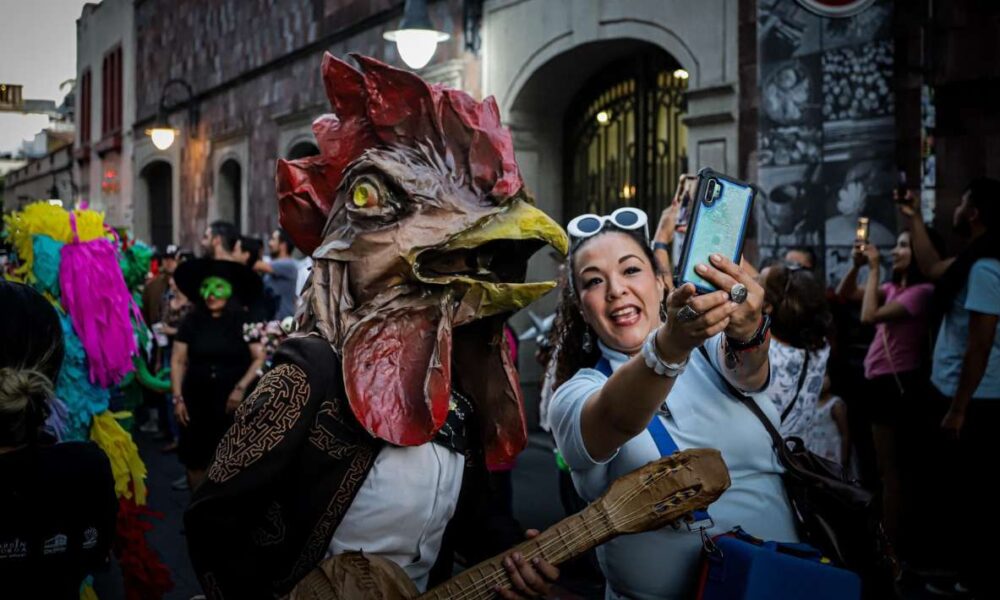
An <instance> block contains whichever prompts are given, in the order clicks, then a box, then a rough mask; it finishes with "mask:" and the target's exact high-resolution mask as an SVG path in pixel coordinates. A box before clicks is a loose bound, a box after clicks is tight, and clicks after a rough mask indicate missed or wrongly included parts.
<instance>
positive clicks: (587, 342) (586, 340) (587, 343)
mask: <svg viewBox="0 0 1000 600" xmlns="http://www.w3.org/2000/svg"><path fill="white" fill-rule="evenodd" d="M593 349H594V340H592V339H591V338H590V329H589V328H588V329H587V330H586V331H584V332H583V351H584V352H587V353H590V352H591V351H592V350H593Z"/></svg>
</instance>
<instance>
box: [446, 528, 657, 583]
mask: <svg viewBox="0 0 1000 600" xmlns="http://www.w3.org/2000/svg"><path fill="white" fill-rule="evenodd" d="M643 513H645V510H643V509H639V510H637V511H635V512H634V513H631V514H629V515H628V516H626V517H625V519H624V520H623V521H622V522H621V523H622V525H630V524H632V523H635V522H638V521H641V520H642V518H643ZM601 525H602V527H603V529H597V530H596V531H597V533H596V535H594V537H595V538H600V537H602V536H603V535H605V534H607V533H611V532H613V531H614V529H613V528H612V527H610V526H609V525H608V524H606V523H601ZM588 533H589V532H587V531H585V530H584V529H583V528H579V529H574V530H573V532H572V534H571V535H569V536H566V537H558V536H556V537H553V538H552V540H550V541H549V542H547V543H544V544H541V545H539V546H536V547H534V548H532V549H530V550H528V551H526V552H524V559H525V560H527V561H530V560H532V559H533V558H535V557H536V556H538V555H541V554H543V553H544V552H545V551H546V550H548V549H551V548H552V547H554V546H560V545H571V544H574V543H576V542H578V541H580V540H581V539H583V538H585V537H586V536H587V535H588ZM508 583H513V582H511V581H510V574H509V573H507V571H506V570H505V569H500V570H498V571H495V572H494V573H491V574H490V575H487V576H486V577H484V578H482V579H480V580H478V581H476V582H473V583H472V585H471V587H467V588H462V590H461V592H459V593H457V594H454V595H451V596H450V597H451V598H455V599H456V600H458V599H462V600H466V599H474V598H490V597H492V595H493V594H494V593H495V592H494V590H493V585H495V584H501V585H506V584H508ZM482 586H486V587H482ZM484 594H485V595H484Z"/></svg>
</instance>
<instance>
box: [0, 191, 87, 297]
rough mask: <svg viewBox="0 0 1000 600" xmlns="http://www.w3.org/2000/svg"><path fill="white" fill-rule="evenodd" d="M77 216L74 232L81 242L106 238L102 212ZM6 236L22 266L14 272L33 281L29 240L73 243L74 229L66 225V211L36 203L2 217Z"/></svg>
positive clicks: (32, 253) (78, 211)
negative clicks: (45, 238) (40, 237)
mask: <svg viewBox="0 0 1000 600" xmlns="http://www.w3.org/2000/svg"><path fill="white" fill-rule="evenodd" d="M73 212H74V213H75V214H76V229H77V232H78V233H79V235H80V241H81V242H89V241H90V240H94V239H97V238H99V237H103V236H105V235H106V233H105V231H104V213H100V212H97V211H95V210H90V209H87V210H74V211H73ZM3 220H4V223H5V224H6V229H7V235H8V239H9V240H10V242H11V243H12V244H13V245H14V248H15V250H17V257H18V259H19V260H20V261H21V266H20V267H19V268H18V269H17V271H16V273H17V274H18V275H20V276H21V277H26V278H27V279H28V280H29V281H33V279H34V277H33V276H32V275H31V265H32V263H33V262H34V258H35V254H34V250H33V249H32V237H33V236H35V235H47V236H49V237H50V238H52V239H54V240H56V241H58V242H63V243H64V244H68V243H69V242H72V241H73V229H72V228H71V227H70V224H69V212H68V211H66V210H65V209H64V208H62V207H61V206H54V205H52V204H49V203H48V202H45V201H42V202H35V203H33V204H29V205H27V206H25V207H24V208H23V209H21V210H20V211H17V212H14V213H11V214H9V215H6V216H4V218H3Z"/></svg>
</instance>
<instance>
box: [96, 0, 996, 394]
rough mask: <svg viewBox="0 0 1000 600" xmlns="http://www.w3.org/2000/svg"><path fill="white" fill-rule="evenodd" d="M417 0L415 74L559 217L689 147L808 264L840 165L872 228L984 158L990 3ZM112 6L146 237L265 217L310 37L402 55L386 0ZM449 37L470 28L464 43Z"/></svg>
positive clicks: (531, 371) (988, 122) (987, 153)
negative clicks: (462, 104) (450, 98)
mask: <svg viewBox="0 0 1000 600" xmlns="http://www.w3.org/2000/svg"><path fill="white" fill-rule="evenodd" d="M110 1H111V0H105V2H110ZM845 4H856V5H857V6H859V7H861V12H860V13H858V14H857V15H855V16H853V17H850V18H847V19H838V18H833V17H827V16H822V15H821V14H820V12H817V7H821V6H822V5H838V6H841V5H845ZM428 5H429V10H430V17H431V20H432V22H433V23H434V24H435V26H436V27H437V28H438V29H442V30H444V31H446V32H448V33H449V34H450V35H451V38H450V40H449V41H448V42H445V43H443V44H441V45H440V46H439V47H438V49H437V51H436V54H435V55H434V58H433V59H432V61H431V63H430V64H429V65H428V66H427V67H426V68H424V69H422V70H421V71H420V74H421V75H422V76H423V77H425V78H426V79H429V80H432V81H443V82H447V83H448V84H449V85H452V86H454V87H460V88H462V89H465V90H466V91H469V92H470V93H471V94H472V95H473V96H475V97H477V98H481V97H484V96H487V95H493V96H495V97H496V99H497V102H498V104H499V106H500V110H501V114H502V117H503V120H504V122H505V123H506V124H507V125H508V126H509V127H510V128H511V131H512V134H513V139H514V145H515V151H516V153H517V157H518V162H519V164H520V166H521V170H522V174H523V176H524V179H525V183H526V185H527V187H528V189H529V191H530V192H531V193H532V194H533V195H534V196H535V198H536V200H537V202H538V204H539V206H540V207H541V208H543V209H544V210H546V211H547V212H549V213H550V214H552V215H553V216H554V217H555V218H556V219H557V220H560V221H562V222H565V221H567V220H568V219H569V218H570V217H571V216H572V215H574V214H577V213H580V212H584V211H602V212H609V211H610V210H611V209H613V208H614V207H616V206H619V205H625V204H628V205H635V206H640V207H643V208H645V209H646V210H647V211H648V212H649V213H650V217H651V219H652V220H653V221H654V222H655V220H656V219H657V217H658V215H659V211H660V210H661V209H662V208H663V207H664V206H665V205H666V203H667V202H668V201H669V198H670V196H671V195H672V194H673V190H674V185H675V181H676V176H677V175H678V174H679V173H681V172H696V171H697V170H698V169H700V168H701V167H703V166H711V167H713V168H715V169H717V170H719V171H723V172H726V173H729V174H732V175H736V176H739V177H742V178H745V179H748V180H750V181H755V182H758V183H760V184H761V188H762V191H763V194H762V196H761V198H760V201H759V203H758V209H757V211H756V214H755V219H754V225H753V227H752V228H751V231H752V233H751V239H750V241H749V243H748V249H747V250H748V254H749V256H750V257H751V259H753V260H755V261H756V260H759V259H761V258H767V257H771V256H780V255H781V254H782V253H783V252H784V250H785V249H786V248H787V247H789V246H791V245H798V244H806V245H811V246H813V247H814V248H815V249H816V251H817V254H818V255H819V258H820V262H821V263H823V265H822V267H821V268H822V269H824V272H825V275H826V277H827V279H828V280H829V279H831V278H833V279H835V278H836V277H837V276H838V275H837V272H836V268H839V267H837V265H838V264H842V263H843V260H842V259H843V256H847V255H845V254H844V249H845V248H849V245H850V240H849V239H846V238H844V235H841V233H842V232H840V233H838V231H840V230H839V229H838V228H837V224H838V223H840V224H842V223H841V222H847V221H850V220H851V219H852V218H853V215H847V216H845V215H842V214H840V213H841V212H843V211H842V210H841V207H840V205H839V204H838V200H839V196H840V193H841V191H842V190H844V189H845V187H847V186H848V185H849V184H850V183H852V182H855V181H864V182H865V184H866V185H868V186H869V187H870V189H869V194H868V196H869V198H867V199H866V200H865V204H866V205H867V207H868V208H869V209H871V210H874V211H875V213H873V217H874V220H875V221H876V222H878V223H879V224H880V225H881V226H883V228H884V231H883V232H882V233H883V234H885V235H888V236H889V237H892V235H893V234H894V232H895V230H896V228H897V227H898V223H897V222H895V219H894V214H895V212H894V207H892V206H891V205H887V204H886V200H887V198H888V196H887V193H888V190H890V188H891V187H892V183H893V182H894V179H895V175H896V172H897V170H898V169H899V168H902V169H903V170H905V171H907V172H908V173H909V179H910V182H911V184H914V185H917V184H919V186H920V187H921V188H923V189H922V195H923V198H924V209H925V216H926V217H927V218H928V219H929V220H934V221H935V222H936V224H937V225H939V227H941V228H943V229H945V230H947V229H949V227H948V222H949V220H950V215H951V210H952V208H953V207H954V206H955V204H956V202H957V201H958V196H959V193H960V191H961V187H962V186H964V184H965V182H966V181H967V180H968V178H969V177H971V176H972V175H974V174H992V175H993V176H996V175H997V174H998V169H1000V161H998V160H996V158H997V156H998V148H1000V145H998V144H1000V143H998V141H997V140H998V139H1000V129H998V120H997V118H998V117H997V115H998V114H1000V113H998V112H997V111H996V110H994V108H995V104H996V102H995V100H996V98H997V93H996V88H997V81H998V80H1000V76H998V73H997V69H998V68H1000V67H998V66H997V64H996V61H995V60H993V58H994V57H995V56H996V51H995V50H996V48H995V44H996V40H997V37H996V36H995V35H993V34H992V33H991V31H995V29H996V26H997V25H998V21H1000V16H998V15H1000V8H997V7H993V6H992V5H990V4H989V3H951V2H946V1H944V0H935V1H934V2H931V3H899V2H897V3H892V2H889V1H888V0H861V1H858V2H850V3H844V2H839V1H838V2H828V1H826V0H745V1H743V0H740V1H737V0H669V1H666V0H429V2H428ZM132 6H133V10H134V38H135V57H134V69H135V72H134V102H135V112H134V116H135V118H134V120H133V124H132V127H131V133H132V136H133V139H134V148H133V150H132V161H131V169H132V172H133V179H134V194H133V217H132V218H133V225H134V228H135V230H136V232H137V235H138V236H139V237H140V238H146V239H153V240H154V242H155V241H156V240H157V239H160V240H162V239H169V240H172V241H175V242H177V243H180V244H182V245H183V246H186V247H188V248H193V247H194V246H196V244H197V242H198V240H199V238H200V236H201V234H202V233H203V231H204V229H205V227H206V225H207V224H208V223H210V222H211V221H212V220H214V219H217V218H224V219H227V220H231V221H234V222H236V223H238V224H239V226H240V229H241V230H242V231H243V232H245V233H248V234H254V235H265V234H266V233H267V232H268V231H269V230H270V229H272V228H273V227H274V226H276V224H277V211H276V205H275V194H274V166H275V160H276V159H278V158H289V157H300V156H305V155H308V154H310V153H313V152H315V151H316V147H315V143H314V140H313V138H312V133H311V130H310V123H311V122H312V121H313V120H314V119H315V118H316V117H317V116H319V115H320V114H323V113H325V112H328V111H329V106H328V103H327V100H326V98H325V94H324V91H323V86H322V82H321V78H320V69H319V66H320V62H321V59H322V54H323V52H325V51H329V52H331V53H333V54H334V55H336V56H339V57H345V56H346V55H347V54H348V53H349V52H358V53H362V54H366V55H370V56H373V57H375V58H378V59H380V60H383V61H385V62H388V63H390V64H393V65H396V66H400V67H403V66H404V65H403V63H402V62H401V61H400V59H399V57H398V55H397V53H396V49H395V47H394V45H393V44H392V43H389V42H386V41H385V40H383V38H382V34H383V33H384V32H385V31H386V30H389V29H394V28H395V27H396V25H397V23H398V22H399V20H400V18H401V17H402V13H403V7H404V2H402V1H400V0H280V1H279V0H132ZM470 15H471V16H472V17H474V18H472V19H467V18H466V17H468V16H470ZM991 28H992V29H991ZM467 38H468V39H478V40H481V43H480V44H473V50H469V49H467V47H466V43H465V42H466V39H467ZM990 61H992V62H990ZM855 66H857V67H858V68H859V69H860V70H861V71H863V73H861V75H863V77H862V79H864V83H865V85H868V86H869V87H870V88H871V89H868V88H865V89H864V90H863V92H864V93H863V95H864V96H865V98H861V97H860V96H858V97H856V94H857V93H858V91H857V90H856V89H855V87H858V86H856V85H855V80H856V79H857V77H856V76H854V75H852V73H854V71H853V69H854V67H855ZM852 77H854V79H852ZM176 79H181V80H184V81H186V82H187V83H189V84H190V86H191V92H192V93H191V97H190V98H189V97H188V95H187V94H186V93H185V92H184V90H183V88H182V87H179V86H177V85H174V86H172V87H170V88H168V89H166V96H164V93H165V86H166V85H167V83H168V82H169V81H171V80H176ZM788 79H791V80H794V81H792V88H795V87H796V86H805V88H807V90H806V91H807V96H808V97H807V98H806V99H805V100H801V99H796V92H795V89H793V90H792V93H790V94H785V91H784V90H780V89H777V87H776V86H777V84H778V83H779V82H780V81H782V80H788ZM871 93H874V94H875V97H876V99H878V100H879V101H878V102H875V103H873V102H872V100H871V98H870V94H871ZM161 100H165V102H166V104H167V105H168V106H170V107H172V110H170V111H169V114H168V115H167V118H168V119H169V123H170V124H171V125H172V126H173V127H174V128H175V129H177V130H178V132H179V134H178V136H177V140H176V141H175V142H174V144H173V145H172V146H171V147H170V148H169V149H168V150H165V151H161V150H157V149H156V148H154V147H153V145H152V144H151V143H150V141H149V139H148V138H147V137H146V136H145V135H143V133H142V132H143V131H144V130H145V129H146V128H148V127H150V126H151V125H152V124H153V123H154V122H155V121H156V120H157V113H158V109H159V107H160V104H161ZM841 103H844V104H843V105H841ZM190 108H195V109H196V114H195V111H191V110H189V109H190ZM935 109H936V110H935ZM935 114H936V115H937V121H936V122H935V120H934V115H935ZM858 164H860V165H863V166H866V167H865V168H864V169H858V168H855V166H856V165H858ZM939 173H940V177H938V174H939ZM791 192H795V193H794V194H792V195H791V196H789V194H790V193H791ZM783 202H786V203H788V204H787V205H785V206H779V204H782V203H783ZM783 211H784V212H783ZM876 213H877V214H876ZM840 229H843V228H840ZM831 232H832V233H831ZM845 235H846V234H845ZM838 236H839V237H838ZM842 238H843V239H842ZM830 240H833V245H832V246H831V243H830ZM845 240H846V241H845ZM848 255H849V253H848ZM838 257H839V258H838ZM837 261H840V262H837ZM556 268H557V263H556V262H555V261H554V260H552V258H551V257H549V256H547V255H545V254H544V253H542V254H541V255H540V256H538V257H536V258H535V259H534V261H533V263H532V265H531V266H530V269H529V276H530V277H533V278H544V277H550V276H552V275H553V274H554V273H555V271H556ZM554 304H555V298H554V297H550V298H547V299H545V300H544V301H542V302H541V303H539V304H538V305H537V306H535V307H533V310H535V311H536V312H539V313H542V314H545V313H548V312H549V311H551V310H552V308H553V307H554ZM513 324H514V326H515V328H517V329H518V330H519V331H523V330H524V329H527V328H528V326H529V319H528V317H527V315H525V314H521V315H517V316H515V317H514V319H513ZM533 351H534V345H533V344H530V343H529V344H524V345H523V349H522V360H521V364H520V366H521V374H522V381H523V382H524V383H525V387H526V389H527V390H528V395H529V397H530V396H532V395H533V394H532V388H533V386H534V385H536V382H537V381H538V379H540V373H539V372H538V368H537V366H536V365H535V362H534V360H532V357H531V355H532V353H533Z"/></svg>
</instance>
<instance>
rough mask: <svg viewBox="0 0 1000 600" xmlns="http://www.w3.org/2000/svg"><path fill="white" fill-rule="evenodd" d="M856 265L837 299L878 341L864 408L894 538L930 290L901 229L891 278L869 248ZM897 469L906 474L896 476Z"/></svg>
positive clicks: (920, 385) (924, 353)
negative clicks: (857, 312) (861, 276)
mask: <svg viewBox="0 0 1000 600" xmlns="http://www.w3.org/2000/svg"><path fill="white" fill-rule="evenodd" d="M852 256H853V258H854V263H853V265H852V266H851V269H850V270H849V271H848V272H847V273H846V274H845V275H844V279H843V280H842V281H841V282H840V285H839V286H838V288H837V294H838V295H839V296H840V297H841V298H843V299H848V300H854V301H857V302H861V321H862V322H863V323H865V324H868V325H875V337H874V338H873V339H872V342H871V345H870V346H869V347H868V354H867V356H865V378H866V379H868V380H869V382H870V384H869V385H868V386H867V392H868V393H867V395H868V397H867V398H866V399H865V403H866V404H867V406H868V407H869V409H870V413H869V414H870V416H871V421H872V436H873V439H874V445H875V458H876V461H877V462H878V468H879V475H880V476H881V479H882V494H883V496H882V509H883V512H884V515H883V518H884V522H885V528H886V533H887V534H888V535H889V538H890V539H891V540H892V541H893V542H896V541H897V539H898V536H899V521H900V518H899V517H900V497H901V492H900V488H901V485H903V484H902V483H901V479H905V478H906V466H907V465H905V464H903V462H904V460H903V458H904V457H906V456H909V455H910V453H908V452H905V451H904V450H903V448H905V447H907V446H908V445H907V442H908V441H910V440H912V439H913V438H914V434H915V431H914V428H915V427H916V423H917V422H918V419H917V415H918V414H919V410H920V399H921V398H922V396H921V394H922V390H924V389H925V388H926V386H927V374H926V369H921V368H920V367H921V366H925V365H926V363H927V357H928V355H929V349H930V340H929V338H928V330H927V322H928V319H929V316H930V309H931V298H932V296H933V295H934V286H933V285H931V284H930V283H927V282H926V279H925V278H924V277H923V275H922V274H921V273H920V269H919V268H918V267H917V261H916V260H914V258H913V250H912V249H911V247H910V232H908V231H904V232H902V233H900V234H899V237H898V238H897V240H896V247H895V248H893V249H892V280H891V281H889V282H886V283H883V284H881V285H879V281H881V274H880V264H879V251H878V248H877V247H875V246H874V245H871V244H868V245H859V246H856V247H855V248H854V252H853V255H852ZM865 264H867V265H868V278H867V280H866V281H865V285H864V288H862V289H858V286H857V280H858V271H859V269H860V268H861V267H862V266H863V265H865ZM901 471H902V472H903V476H902V477H901Z"/></svg>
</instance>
